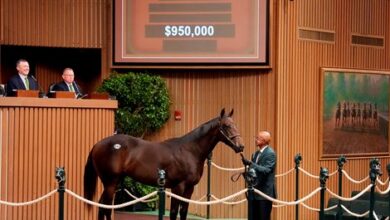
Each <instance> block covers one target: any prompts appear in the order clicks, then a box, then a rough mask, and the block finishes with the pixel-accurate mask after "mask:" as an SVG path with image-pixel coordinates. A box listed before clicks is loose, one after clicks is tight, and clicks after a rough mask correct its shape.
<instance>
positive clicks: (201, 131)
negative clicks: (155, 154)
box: [164, 117, 219, 142]
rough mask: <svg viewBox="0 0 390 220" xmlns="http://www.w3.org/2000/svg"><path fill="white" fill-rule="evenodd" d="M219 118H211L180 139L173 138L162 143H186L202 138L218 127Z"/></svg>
mask: <svg viewBox="0 0 390 220" xmlns="http://www.w3.org/2000/svg"><path fill="white" fill-rule="evenodd" d="M218 122H219V117H216V118H213V119H211V120H209V121H207V122H205V123H203V124H201V125H199V126H198V127H197V128H195V129H193V130H192V131H191V132H189V133H187V134H185V135H183V136H181V137H175V138H170V139H167V140H165V141H164V142H176V141H180V142H182V141H183V142H186V141H191V140H194V139H197V138H199V137H203V136H204V135H205V134H206V133H207V132H208V131H210V129H212V128H214V127H215V126H217V125H218Z"/></svg>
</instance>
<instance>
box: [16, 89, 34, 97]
mask: <svg viewBox="0 0 390 220" xmlns="http://www.w3.org/2000/svg"><path fill="white" fill-rule="evenodd" d="M15 96H16V97H35V98H38V97H39V90H15Z"/></svg>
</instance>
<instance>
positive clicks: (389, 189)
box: [375, 184, 390, 195]
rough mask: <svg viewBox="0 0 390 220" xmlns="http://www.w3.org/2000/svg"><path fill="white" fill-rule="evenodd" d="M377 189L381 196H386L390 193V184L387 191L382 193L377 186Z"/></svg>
mask: <svg viewBox="0 0 390 220" xmlns="http://www.w3.org/2000/svg"><path fill="white" fill-rule="evenodd" d="M375 187H376V190H377V191H378V192H379V194H382V195H384V194H387V193H389V192H390V184H389V185H388V186H387V189H386V190H385V191H381V189H379V187H378V186H375Z"/></svg>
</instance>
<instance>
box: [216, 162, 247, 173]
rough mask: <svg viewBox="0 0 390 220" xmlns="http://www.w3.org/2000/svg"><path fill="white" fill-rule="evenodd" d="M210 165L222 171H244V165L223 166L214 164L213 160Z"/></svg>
mask: <svg viewBox="0 0 390 220" xmlns="http://www.w3.org/2000/svg"><path fill="white" fill-rule="evenodd" d="M211 165H213V166H214V167H216V168H217V169H219V170H223V171H244V169H245V167H239V168H224V167H221V166H218V165H217V164H215V163H214V162H211Z"/></svg>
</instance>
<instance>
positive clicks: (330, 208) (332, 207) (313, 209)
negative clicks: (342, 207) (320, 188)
mask: <svg viewBox="0 0 390 220" xmlns="http://www.w3.org/2000/svg"><path fill="white" fill-rule="evenodd" d="M299 205H302V206H303V207H305V208H307V209H309V210H311V211H315V212H319V211H321V210H320V209H318V208H313V207H311V206H309V205H307V204H306V203H304V202H302V203H300V204H299ZM335 208H337V205H334V206H331V207H328V208H325V209H324V211H330V210H332V209H335Z"/></svg>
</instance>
